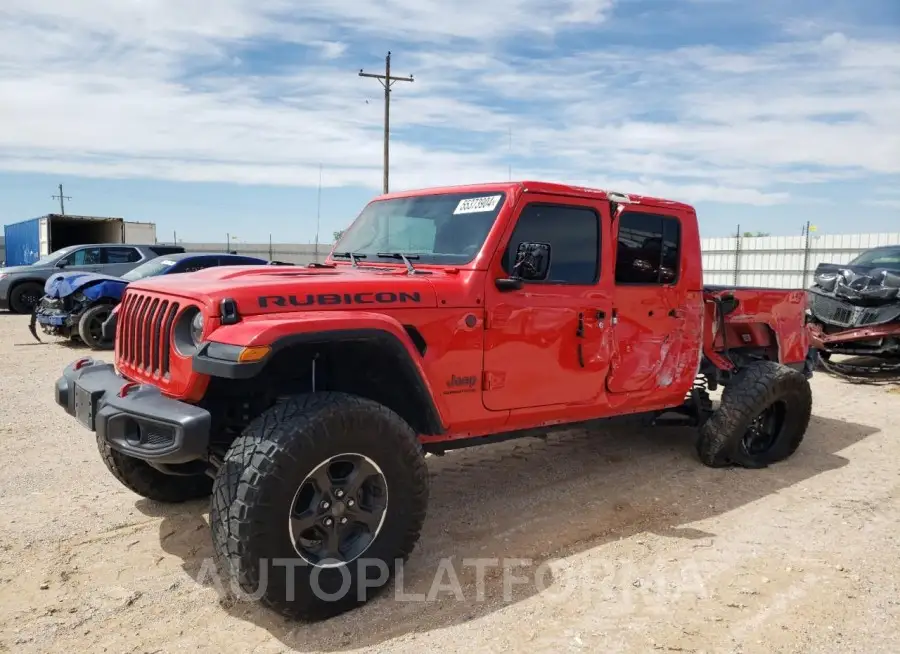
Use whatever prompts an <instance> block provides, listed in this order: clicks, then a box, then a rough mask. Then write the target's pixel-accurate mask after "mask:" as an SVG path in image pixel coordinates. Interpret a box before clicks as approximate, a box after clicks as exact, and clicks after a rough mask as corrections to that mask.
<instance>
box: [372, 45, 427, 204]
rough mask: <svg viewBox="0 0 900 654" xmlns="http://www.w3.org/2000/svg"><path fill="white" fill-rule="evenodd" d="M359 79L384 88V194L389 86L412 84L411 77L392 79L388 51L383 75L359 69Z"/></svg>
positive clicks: (388, 135)
mask: <svg viewBox="0 0 900 654" xmlns="http://www.w3.org/2000/svg"><path fill="white" fill-rule="evenodd" d="M359 76H360V77H372V78H374V79H377V80H378V81H379V82H381V86H383V87H384V192H385V193H387V192H388V170H389V169H390V146H389V143H390V138H391V86H393V84H394V82H412V81H414V80H413V76H412V75H410V76H409V77H392V76H391V53H390V51H388V53H387V57H385V59H384V75H374V74H372V73H364V72H363V69H362V68H360V69H359Z"/></svg>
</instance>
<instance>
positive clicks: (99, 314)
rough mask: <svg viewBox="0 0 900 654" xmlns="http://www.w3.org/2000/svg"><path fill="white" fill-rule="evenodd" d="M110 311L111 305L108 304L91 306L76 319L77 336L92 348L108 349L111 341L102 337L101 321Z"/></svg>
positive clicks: (103, 320) (104, 319) (107, 316)
mask: <svg viewBox="0 0 900 654" xmlns="http://www.w3.org/2000/svg"><path fill="white" fill-rule="evenodd" d="M110 313H112V307H111V306H109V305H108V304H98V305H97V306H93V307H91V308H90V309H88V310H87V311H85V312H84V313H83V314H81V318H79V320H78V336H79V338H81V340H82V342H83V343H84V344H85V345H87V346H88V347H89V348H91V349H92V350H109V349H111V348H112V346H113V341H112V340H108V339H105V338H103V323H104V322H106V319H107V318H109V314H110Z"/></svg>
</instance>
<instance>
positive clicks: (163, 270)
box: [29, 252, 269, 350]
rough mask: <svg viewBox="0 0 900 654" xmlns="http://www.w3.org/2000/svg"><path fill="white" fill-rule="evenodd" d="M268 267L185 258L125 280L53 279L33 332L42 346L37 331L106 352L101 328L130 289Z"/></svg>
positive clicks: (152, 265) (237, 258) (235, 258)
mask: <svg viewBox="0 0 900 654" xmlns="http://www.w3.org/2000/svg"><path fill="white" fill-rule="evenodd" d="M268 263H269V262H268V261H266V260H265V259H259V258H257V257H247V256H242V255H239V254H230V253H229V254H224V253H223V254H217V253H214V252H213V253H210V252H183V253H179V254H167V255H164V256H161V257H156V258H155V259H151V260H150V261H148V262H147V263H144V264H141V265H140V266H138V267H136V268H133V269H132V270H130V271H129V272H127V273H125V274H124V275H122V276H121V277H113V276H111V275H102V274H98V273H90V272H69V273H65V272H63V273H59V274H57V275H52V276H51V277H50V279H48V280H47V283H46V284H45V285H44V297H43V298H41V300H40V302H38V304H37V306H36V307H35V311H34V313H33V314H32V316H31V324H30V325H29V329H30V330H31V333H32V335H33V336H34V337H35V338H36V339H37V340H39V341H40V340H41V339H40V337H39V336H38V334H37V326H38V325H39V326H40V328H41V331H43V332H44V333H45V334H48V335H50V336H61V337H63V338H70V339H73V340H80V341H82V342H83V343H84V344H85V345H87V346H88V347H90V348H91V349H93V350H108V349H110V348H112V346H113V339H109V338H105V337H104V335H103V323H104V322H105V321H106V319H107V318H109V316H110V313H112V310H113V308H114V307H115V306H116V305H117V304H118V303H119V302H120V301H121V299H122V294H123V293H124V292H125V287H126V286H128V284H129V283H131V282H134V281H137V280H139V279H144V278H146V277H155V276H157V275H173V274H177V273H186V272H194V271H197V270H203V269H204V268H213V267H216V266H254V265H267V264H268Z"/></svg>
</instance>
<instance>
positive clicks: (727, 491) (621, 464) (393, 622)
mask: <svg viewBox="0 0 900 654" xmlns="http://www.w3.org/2000/svg"><path fill="white" fill-rule="evenodd" d="M81 352H82V351H81V350H79V349H77V348H73V347H70V346H66V345H62V344H59V343H49V344H43V345H42V344H37V343H35V342H34V341H33V339H32V337H31V335H30V334H29V333H28V330H27V318H23V317H21V316H11V315H8V314H0V361H2V371H3V374H2V375H0V439H2V451H3V467H2V473H0V510H2V515H3V519H2V520H0V651H16V652H101V651H103V652H107V651H108V652H117V653H118V652H176V651H182V650H187V651H191V650H195V651H214V650H226V649H228V650H232V651H241V652H285V651H322V652H343V651H351V650H355V649H359V650H368V651H383V652H420V651H423V650H424V651H432V650H440V651H460V652H473V651H522V650H527V651H543V650H546V651H554V652H556V651H633V652H648V651H661V652H742V653H749V652H760V653H762V652H765V653H771V652H841V653H847V652H866V653H867V654H875V653H877V652H892V653H893V652H898V651H900V634H898V630H897V625H898V624H900V593H898V590H900V589H898V579H897V576H896V570H897V562H898V555H900V545H898V541H897V538H896V535H897V525H898V522H897V519H898V515H900V502H898V495H900V485H898V482H900V475H898V473H897V465H898V461H900V443H898V435H897V432H896V428H895V429H891V428H890V425H891V424H894V425H896V420H897V416H898V415H900V393H898V392H897V391H898V389H897V388H896V387H886V386H851V385H848V384H846V383H843V382H840V381H837V380H834V379H831V378H828V377H826V376H825V375H822V374H820V375H818V376H817V377H816V379H814V381H813V388H814V394H815V409H814V414H815V417H814V419H813V423H812V425H811V427H810V430H809V432H808V434H807V439H806V441H805V442H804V444H803V446H802V447H801V449H800V451H799V452H798V453H797V454H796V455H795V457H794V458H792V459H791V460H789V461H787V462H785V463H783V464H781V465H778V466H775V467H773V468H771V469H767V470H758V471H747V470H710V469H707V468H704V467H702V466H701V465H700V464H699V463H697V462H696V461H695V459H694V457H693V452H692V432H691V431H690V430H686V429H673V428H667V429H649V430H648V429H636V428H634V427H631V426H627V425H626V426H617V427H614V428H610V429H609V430H607V431H603V432H591V433H584V432H570V433H566V434H563V435H558V436H553V437H551V438H549V439H547V440H546V441H541V440H528V441H519V442H512V443H507V444H503V445H497V446H490V447H483V448H475V449H471V450H469V451H461V452H455V453H452V454H448V455H447V456H446V457H440V458H438V457H432V458H430V459H429V461H430V468H431V471H432V475H433V486H432V499H431V510H430V513H429V518H428V521H427V523H426V527H425V531H424V533H423V535H422V540H421V541H420V544H419V547H418V548H417V550H416V551H415V553H414V555H413V557H412V559H411V560H410V562H409V564H408V565H407V567H406V569H405V571H404V575H403V576H404V580H403V588H402V589H396V588H394V589H392V590H389V591H388V592H387V593H385V594H384V595H383V596H382V597H381V598H379V599H377V600H375V601H374V602H372V603H370V604H368V605H366V606H365V607H363V608H361V609H359V610H356V611H354V612H351V613H348V614H346V615H344V616H341V617H338V618H335V619H333V620H330V621H327V622H323V623H317V624H292V623H288V622H286V621H284V620H283V619H280V618H278V617H275V616H274V615H272V614H271V613H269V612H267V611H265V610H263V609H260V608H257V607H256V606H254V605H252V604H247V603H245V602H240V601H238V602H235V601H233V600H229V599H226V598H224V596H221V595H219V593H218V590H217V578H216V577H215V575H214V574H213V573H212V568H211V567H210V563H209V562H210V561H211V546H210V542H209V535H208V531H207V525H206V519H207V506H206V503H194V504H189V505H181V506H178V507H163V506H159V505H156V504H154V503H152V502H149V501H147V500H144V499H142V498H139V497H137V496H135V495H134V494H132V493H130V492H129V491H127V490H125V489H124V488H123V487H121V486H120V485H119V484H118V482H116V481H115V480H114V479H113V478H112V477H111V476H110V475H109V474H108V473H107V471H106V469H105V468H104V466H103V464H102V462H101V460H100V458H99V456H98V454H97V450H96V446H95V444H94V442H93V438H92V436H91V435H90V434H89V433H88V432H87V431H85V430H83V429H81V428H80V427H79V426H77V425H76V424H74V421H73V420H71V419H69V418H68V417H67V416H66V415H65V414H64V413H63V412H62V411H61V410H60V409H58V408H57V407H56V405H55V404H54V402H53V381H54V380H55V378H56V377H57V375H58V374H59V372H60V371H61V369H62V368H63V366H64V365H66V364H67V363H69V362H70V361H71V360H72V359H74V358H76V357H77V356H79V355H80V354H81ZM448 557H453V558H452V559H448ZM482 557H486V558H488V559H490V558H494V559H496V560H497V563H496V564H494V565H490V564H483V565H487V566H488V567H487V572H486V574H485V575H484V582H483V584H479V583H476V582H477V581H478V575H476V574H475V572H476V569H477V568H476V567H474V565H475V564H474V563H472V562H465V561H464V559H474V558H482ZM517 559H522V560H521V561H517ZM442 561H444V564H443V567H441V566H442V563H441V562H442ZM504 562H505V563H506V565H507V567H508V569H509V572H508V573H504V572H503V570H502V568H500V567H497V565H500V566H502V565H503V564H504ZM439 571H440V572H442V573H443V574H442V575H441V576H439V577H438V578H437V582H438V584H439V583H441V581H443V582H444V590H443V591H442V592H438V591H440V590H441V589H440V587H439V586H438V585H435V586H433V585H432V584H433V582H434V581H435V579H436V575H437V573H438V572H439ZM452 575H455V576H456V578H458V580H459V585H458V586H457V587H456V588H457V589H458V591H459V592H460V593H461V596H462V599H459V598H458V597H454V591H453V588H454V586H453V585H452V584H451V583H450V582H451V581H452V579H453V576H452ZM504 579H506V580H507V581H509V580H511V579H512V580H513V581H512V582H510V585H509V587H505V586H504ZM515 580H521V581H515ZM479 590H481V591H482V592H481V593H479V592H478V591H479ZM429 592H431V597H430V601H409V600H410V596H411V595H412V594H413V593H421V594H424V595H425V596H426V599H428V594H429ZM400 593H403V594H404V595H400V596H398V594H400Z"/></svg>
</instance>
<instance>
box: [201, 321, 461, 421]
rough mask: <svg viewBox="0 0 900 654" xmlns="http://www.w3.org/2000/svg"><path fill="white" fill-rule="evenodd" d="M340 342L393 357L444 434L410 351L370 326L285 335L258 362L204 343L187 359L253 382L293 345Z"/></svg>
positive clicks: (235, 349) (237, 349) (232, 348)
mask: <svg viewBox="0 0 900 654" xmlns="http://www.w3.org/2000/svg"><path fill="white" fill-rule="evenodd" d="M341 341H344V342H348V341H366V342H369V343H376V344H377V345H378V346H379V347H384V348H386V349H387V350H389V351H390V352H391V354H392V355H393V356H394V358H395V360H396V362H397V365H398V368H402V369H403V370H402V372H403V374H404V377H405V379H406V380H408V381H410V382H411V383H412V384H413V385H414V388H412V389H411V391H412V392H413V393H415V394H416V395H417V396H418V397H419V399H420V400H421V401H422V402H423V403H424V406H425V409H426V413H427V418H426V422H427V424H428V425H429V428H430V431H431V433H434V434H440V433H443V432H444V431H445V427H444V424H443V421H442V419H441V414H440V411H439V410H438V407H437V405H436V403H435V399H434V398H435V396H434V394H433V390H432V388H431V387H430V385H429V384H428V381H427V379H426V378H425V377H424V376H423V375H422V373H421V372H420V368H419V366H417V365H416V363H415V362H414V361H413V359H412V356H411V354H410V349H409V348H407V347H406V346H405V345H404V344H403V343H402V342H401V341H400V339H399V338H397V336H395V335H394V334H392V333H390V332H388V331H386V330H384V329H378V328H374V327H373V328H362V329H335V330H326V331H314V332H305V333H299V334H289V335H286V336H282V337H280V338H278V339H277V340H275V341H273V342H272V343H271V345H270V347H271V349H270V351H269V352H268V354H266V356H265V357H263V358H262V359H260V360H258V361H252V362H241V361H239V360H238V356H239V354H240V353H241V351H242V350H243V349H244V347H243V346H240V345H229V344H225V343H217V342H206V343H203V344H201V345H200V347H199V349H198V350H197V351H196V352H195V353H194V355H193V356H192V357H191V364H192V368H193V370H194V372H196V373H199V374H202V375H208V376H210V377H219V378H222V379H235V380H237V379H241V380H246V379H253V378H255V377H257V376H259V375H260V374H262V372H263V370H264V369H265V368H266V366H267V365H268V363H269V362H270V361H271V360H272V358H273V357H275V356H277V355H278V353H279V352H281V351H283V350H286V349H288V348H290V347H293V346H295V345H315V344H318V343H321V344H325V343H335V342H341ZM414 351H415V349H414Z"/></svg>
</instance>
